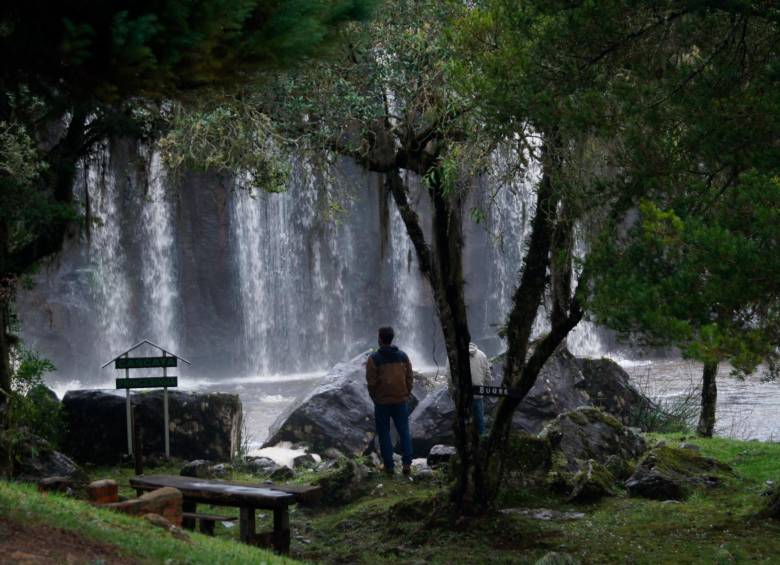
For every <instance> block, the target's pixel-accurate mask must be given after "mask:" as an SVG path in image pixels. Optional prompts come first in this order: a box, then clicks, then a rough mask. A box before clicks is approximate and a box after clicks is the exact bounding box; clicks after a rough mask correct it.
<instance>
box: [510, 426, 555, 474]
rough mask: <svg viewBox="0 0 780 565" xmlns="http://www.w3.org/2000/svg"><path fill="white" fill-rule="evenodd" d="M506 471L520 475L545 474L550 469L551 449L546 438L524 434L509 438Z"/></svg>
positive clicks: (514, 434) (515, 434)
mask: <svg viewBox="0 0 780 565" xmlns="http://www.w3.org/2000/svg"><path fill="white" fill-rule="evenodd" d="M507 450H508V452H507V457H506V464H507V469H508V470H509V471H510V472H511V471H518V472H521V473H525V474H528V473H536V472H542V473H544V472H546V471H548V470H549V469H550V468H551V467H552V447H551V446H550V442H549V441H548V440H547V439H546V438H542V437H539V436H536V435H533V434H529V433H526V432H515V433H513V434H512V435H511V436H510V437H509V442H508V447H507Z"/></svg>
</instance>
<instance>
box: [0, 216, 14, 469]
mask: <svg viewBox="0 0 780 565" xmlns="http://www.w3.org/2000/svg"><path fill="white" fill-rule="evenodd" d="M7 269H8V225H7V224H6V222H5V221H2V220H0V477H2V476H8V475H10V473H11V463H12V460H11V451H10V448H9V446H8V444H7V442H6V438H5V433H4V432H5V431H6V430H7V429H8V426H9V417H10V413H9V410H10V406H9V400H10V394H11V364H10V358H11V347H10V336H9V333H8V332H9V329H10V328H9V319H8V315H9V307H10V302H11V297H12V293H13V290H14V289H13V284H14V282H13V281H14V279H13V278H12V277H11V276H10V274H9V273H8V271H7Z"/></svg>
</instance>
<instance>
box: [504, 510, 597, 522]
mask: <svg viewBox="0 0 780 565" xmlns="http://www.w3.org/2000/svg"><path fill="white" fill-rule="evenodd" d="M499 512H501V513H502V514H519V515H521V516H527V517H529V518H533V519H534V520H542V521H545V522H549V521H553V522H557V521H567V520H581V519H582V518H584V517H585V513H584V512H561V511H559V510H552V509H550V508H504V509H502V510H499Z"/></svg>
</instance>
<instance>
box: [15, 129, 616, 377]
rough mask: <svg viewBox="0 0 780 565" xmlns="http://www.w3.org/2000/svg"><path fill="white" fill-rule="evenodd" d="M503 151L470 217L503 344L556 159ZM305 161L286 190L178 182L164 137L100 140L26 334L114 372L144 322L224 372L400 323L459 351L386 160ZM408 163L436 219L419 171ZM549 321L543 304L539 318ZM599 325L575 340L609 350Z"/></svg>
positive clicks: (25, 298) (323, 352)
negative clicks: (544, 183)
mask: <svg viewBox="0 0 780 565" xmlns="http://www.w3.org/2000/svg"><path fill="white" fill-rule="evenodd" d="M494 162H495V169H496V171H495V172H494V173H492V174H491V175H487V176H486V177H484V178H481V179H478V180H477V181H475V182H476V183H477V186H478V188H477V190H475V191H473V196H472V197H471V201H470V203H469V205H468V206H474V207H478V208H480V209H482V210H484V211H486V215H485V218H484V219H483V221H482V222H480V223H474V222H471V221H468V220H467V222H466V226H465V228H464V237H465V242H466V247H465V249H464V273H465V277H466V299H467V303H468V305H469V308H468V311H469V323H470V327H471V330H472V337H473V339H474V340H475V341H477V343H479V344H480V346H481V347H482V348H483V349H484V350H485V351H486V352H487V353H488V354H489V355H493V354H495V353H498V352H499V351H501V350H502V349H503V347H504V345H503V343H502V341H501V340H500V339H499V338H498V337H497V335H496V332H497V329H498V326H500V325H502V324H503V323H504V322H505V319H506V315H507V314H508V312H509V310H510V308H511V304H512V297H513V294H514V291H515V289H516V286H517V284H518V282H519V272H520V269H521V267H522V259H523V256H524V250H525V245H526V239H527V237H528V235H529V233H530V222H531V220H532V218H533V215H534V206H535V203H534V201H535V191H534V187H535V183H536V182H537V180H538V178H539V174H540V172H539V167H538V165H537V164H534V163H533V162H531V164H530V165H529V167H528V169H527V170H526V171H524V172H523V174H505V173H506V171H507V170H509V169H510V167H511V166H512V165H513V163H516V162H517V159H516V155H512V154H511V152H504V153H500V152H497V153H496V155H495V156H494ZM291 169H292V172H291V176H290V179H289V183H288V186H287V191H286V192H284V193H281V194H266V193H263V192H255V193H252V192H250V191H248V190H246V189H245V188H242V186H241V184H242V182H241V181H242V179H241V178H237V179H234V180H233V181H230V180H225V179H224V178H220V177H216V176H213V175H190V176H185V178H184V179H182V180H181V181H180V182H179V184H177V185H173V184H172V181H171V179H169V178H168V177H167V175H166V173H165V170H164V168H163V166H162V163H161V161H160V155H159V153H158V152H157V151H155V149H154V148H153V147H147V146H143V145H139V144H137V143H133V142H128V141H126V140H125V141H122V140H119V141H117V140H114V141H111V142H105V143H103V144H101V145H100V146H99V148H98V149H97V150H96V151H95V152H94V153H93V154H92V155H91V156H90V157H89V158H87V159H84V161H83V163H82V165H81V167H80V169H79V171H78V179H77V186H76V189H77V190H76V193H77V194H76V196H77V198H79V200H80V201H81V202H83V204H84V210H85V211H87V210H88V211H89V216H90V217H91V222H90V223H89V238H85V239H84V240H83V241H82V242H81V243H80V244H78V242H76V244H74V246H73V250H72V252H68V253H66V254H64V255H63V256H62V257H61V259H60V261H59V265H58V266H56V267H54V268H51V269H49V270H46V271H44V272H42V273H40V274H39V276H38V277H37V279H36V280H37V286H36V288H35V289H33V290H32V291H22V292H20V300H19V304H20V312H22V314H23V315H22V322H23V336H24V339H25V340H26V341H28V342H29V343H30V344H31V345H32V346H33V347H37V348H39V349H40V351H41V352H42V353H43V354H45V355H46V356H47V357H48V358H50V359H51V360H52V361H53V362H54V363H55V364H56V365H57V366H58V368H59V369H60V375H59V376H58V379H63V380H64V379H69V378H76V379H79V380H82V381H85V382H87V381H92V382H95V381H96V380H98V379H100V380H101V381H104V379H105V377H106V375H105V373H99V372H96V371H98V368H99V367H100V365H101V364H102V363H104V362H105V361H107V360H108V359H110V358H111V357H112V356H113V355H115V354H117V353H118V352H121V351H122V350H124V349H125V348H127V347H128V346H129V345H132V344H133V343H135V342H136V341H138V340H140V339H142V338H147V339H150V340H151V341H154V342H155V343H159V344H160V345H162V346H164V347H168V348H170V349H171V350H173V351H175V352H177V353H179V354H181V355H182V356H184V357H187V358H190V359H191V360H193V361H194V364H193V367H192V370H191V372H190V375H192V376H202V377H206V378H208V379H213V378H215V377H216V378H219V377H221V376H234V377H235V376H259V375H273V374H279V375H282V374H290V373H300V372H311V371H319V370H325V369H327V368H329V367H330V366H332V365H333V364H334V363H336V362H338V361H341V360H345V359H348V358H350V357H351V356H354V355H355V354H357V353H359V352H362V351H365V350H366V349H368V348H370V347H373V346H375V344H376V329H377V328H378V327H379V326H381V325H385V324H390V325H393V326H394V327H395V329H396V335H397V338H396V341H397V343H398V345H399V346H400V347H402V348H403V349H405V350H407V351H408V352H409V354H410V356H411V357H412V360H413V363H414V364H415V365H416V366H421V365H430V364H433V363H434V362H438V364H439V365H442V364H443V363H444V359H445V357H444V355H443V353H444V351H443V348H442V344H441V336H440V330H439V327H438V320H437V319H436V315H435V305H434V303H433V299H432V296H431V293H430V290H429V288H428V285H427V283H426V282H425V281H424V280H423V279H422V277H421V275H420V272H419V266H418V264H417V257H416V253H415V252H414V249H413V246H412V244H411V241H410V240H409V237H408V235H407V234H406V229H405V227H404V225H403V221H402V219H401V217H400V214H399V212H398V210H397V209H396V206H395V204H394V202H393V201H392V198H388V199H387V200H386V201H385V200H382V199H383V198H386V197H387V195H386V194H385V193H384V191H382V190H381V186H382V178H381V177H380V176H378V175H375V174H368V173H366V172H365V171H363V170H362V169H361V168H360V167H359V166H358V165H357V164H355V163H353V162H350V161H343V162H339V164H338V166H337V167H336V169H337V170H336V171H331V172H329V173H328V174H324V173H323V172H322V171H321V170H319V169H318V168H317V167H315V166H314V165H313V164H311V163H309V162H307V161H306V160H304V159H299V158H291ZM405 180H406V181H407V182H408V183H409V184H410V192H411V195H412V199H413V200H415V199H416V201H417V204H419V208H420V210H419V212H420V215H421V218H422V220H423V224H424V225H426V224H427V222H428V218H429V210H428V203H427V197H426V195H425V192H424V190H423V189H422V187H421V186H420V181H419V179H418V178H416V177H415V176H414V175H411V174H408V175H406V179H405ZM231 183H232V184H231ZM231 187H232V188H231ZM464 212H465V214H466V217H468V212H469V210H464ZM383 229H386V230H387V231H386V233H383ZM546 324H547V320H546V315H545V313H544V312H540V315H539V316H538V317H537V321H536V326H535V333H536V334H537V335H538V334H539V333H541V332H543V331H545V330H546ZM600 331H601V330H600V329H598V328H593V327H592V326H589V325H588V324H586V323H583V324H580V327H578V329H576V330H575V332H574V333H573V334H572V336H571V338H570V340H569V342H570V346H571V347H572V349H573V350H575V351H577V352H584V353H588V354H593V353H599V348H600V344H599V334H600Z"/></svg>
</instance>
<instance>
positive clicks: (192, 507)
mask: <svg viewBox="0 0 780 565" xmlns="http://www.w3.org/2000/svg"><path fill="white" fill-rule="evenodd" d="M197 507H198V505H197V503H195V502H193V501H191V500H187V499H186V498H185V499H184V500H182V503H181V511H182V512H192V513H195V511H196V510H197ZM181 527H182V528H185V529H187V530H194V529H195V518H182V520H181Z"/></svg>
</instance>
